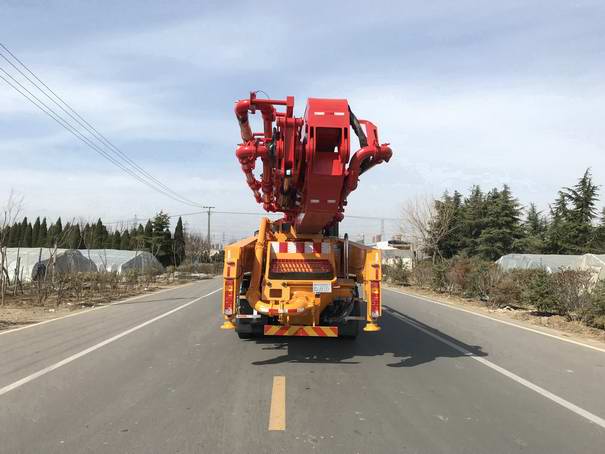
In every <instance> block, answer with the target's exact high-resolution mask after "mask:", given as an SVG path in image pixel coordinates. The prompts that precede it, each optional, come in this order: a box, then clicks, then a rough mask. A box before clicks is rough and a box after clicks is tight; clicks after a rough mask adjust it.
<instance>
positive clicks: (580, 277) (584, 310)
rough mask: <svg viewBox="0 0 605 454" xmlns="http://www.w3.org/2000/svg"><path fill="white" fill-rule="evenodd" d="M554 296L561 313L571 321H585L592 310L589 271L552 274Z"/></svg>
mask: <svg viewBox="0 0 605 454" xmlns="http://www.w3.org/2000/svg"><path fill="white" fill-rule="evenodd" d="M553 284H554V288H555V295H556V299H557V301H558V304H559V307H560V308H561V309H562V312H563V313H564V314H565V315H567V317H568V318H569V319H571V320H577V321H586V320H587V319H588V318H589V316H590V314H591V310H592V307H593V305H592V300H591V296H590V289H591V287H592V275H591V273H590V272H589V271H575V270H563V271H559V272H557V273H554V274H553Z"/></svg>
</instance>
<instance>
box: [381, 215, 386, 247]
mask: <svg viewBox="0 0 605 454" xmlns="http://www.w3.org/2000/svg"><path fill="white" fill-rule="evenodd" d="M380 241H385V238H384V218H382V219H381V220H380Z"/></svg>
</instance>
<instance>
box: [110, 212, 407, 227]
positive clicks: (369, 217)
mask: <svg viewBox="0 0 605 454" xmlns="http://www.w3.org/2000/svg"><path fill="white" fill-rule="evenodd" d="M207 213H208V211H192V212H189V213H180V214H173V215H170V216H168V217H169V218H170V219H173V218H179V217H188V216H196V215H202V214H207ZM212 214H229V215H238V216H239V215H243V216H275V217H280V216H283V214H281V213H261V212H256V213H255V212H252V211H217V210H212ZM152 217H153V216H150V217H149V219H151V218H152ZM349 218H352V219H362V220H368V221H382V220H384V221H391V222H401V218H389V217H381V216H354V215H351V216H349V215H345V218H344V220H345V221H346V220H347V219H349ZM139 220H140V219H139V218H133V219H122V220H118V221H111V222H104V223H103V224H104V225H115V224H129V223H131V222H137V221H139Z"/></svg>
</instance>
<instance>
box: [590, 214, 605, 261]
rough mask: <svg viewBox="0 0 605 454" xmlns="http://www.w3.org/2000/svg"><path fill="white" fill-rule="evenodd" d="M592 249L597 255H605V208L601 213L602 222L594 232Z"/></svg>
mask: <svg viewBox="0 0 605 454" xmlns="http://www.w3.org/2000/svg"><path fill="white" fill-rule="evenodd" d="M591 249H593V251H594V252H595V253H597V254H605V207H603V209H602V211H601V220H600V222H599V225H598V226H597V228H595V231H594V237H593V241H592V246H591Z"/></svg>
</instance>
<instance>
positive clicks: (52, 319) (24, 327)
mask: <svg viewBox="0 0 605 454" xmlns="http://www.w3.org/2000/svg"><path fill="white" fill-rule="evenodd" d="M196 282H199V281H195V282H188V283H186V284H182V285H177V286H175V287H169V288H164V289H162V290H157V291H152V292H147V293H143V294H141V295H136V296H131V297H129V298H126V299H124V300H119V301H114V302H113V303H108V304H103V305H102V306H96V307H92V308H89V309H83V310H79V311H78V312H74V313H72V314H67V315H62V316H61V317H55V318H49V319H48V320H42V321H41V322H36V323H30V324H29V325H24V326H20V327H18V328H13V329H7V330H2V331H0V336H2V335H3V334H8V333H14V332H15V331H21V330H24V329H27V328H33V327H34V326H40V325H45V324H47V323H50V322H56V321H57V320H63V319H64V318H69V317H75V316H76V315H82V314H88V313H89V312H93V311H98V310H99V309H104V308H106V307H110V306H115V305H116V304H122V303H127V302H128V301H134V300H137V299H140V298H144V297H146V296H149V295H158V294H159V293H164V292H168V291H170V290H176V289H178V288H182V287H187V286H188V285H192V284H195V283H196Z"/></svg>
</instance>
